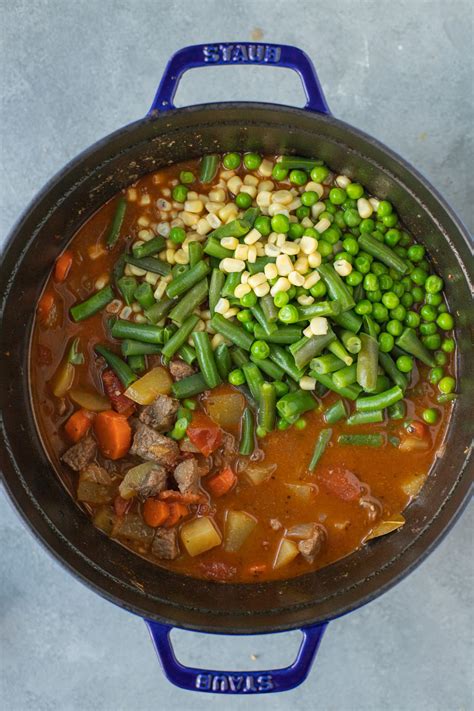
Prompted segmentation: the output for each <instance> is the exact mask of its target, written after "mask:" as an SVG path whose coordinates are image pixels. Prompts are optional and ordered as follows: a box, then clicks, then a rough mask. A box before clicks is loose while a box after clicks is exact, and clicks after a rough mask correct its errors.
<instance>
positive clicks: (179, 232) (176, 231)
mask: <svg viewBox="0 0 474 711" xmlns="http://www.w3.org/2000/svg"><path fill="white" fill-rule="evenodd" d="M169 239H170V240H171V241H172V242H174V244H182V243H183V242H184V240H185V239H186V232H185V230H183V228H182V227H172V228H171V229H170V232H169Z"/></svg>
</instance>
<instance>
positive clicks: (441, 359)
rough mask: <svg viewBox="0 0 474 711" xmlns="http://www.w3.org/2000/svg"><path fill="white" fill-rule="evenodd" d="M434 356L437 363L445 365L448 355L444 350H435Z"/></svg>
mask: <svg viewBox="0 0 474 711" xmlns="http://www.w3.org/2000/svg"><path fill="white" fill-rule="evenodd" d="M434 357H435V361H436V363H437V364H438V365H446V363H447V362H448V356H447V355H446V353H444V351H436V353H435V354H434Z"/></svg>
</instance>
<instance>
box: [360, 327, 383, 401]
mask: <svg viewBox="0 0 474 711" xmlns="http://www.w3.org/2000/svg"><path fill="white" fill-rule="evenodd" d="M360 340H361V344H362V347H361V349H360V353H359V355H358V356H357V382H358V383H359V385H360V386H361V387H362V388H363V389H364V390H365V391H366V392H371V391H372V390H375V387H376V385H377V371H378V352H379V344H378V342H377V339H376V338H373V337H372V336H369V335H368V334H367V333H361V334H360Z"/></svg>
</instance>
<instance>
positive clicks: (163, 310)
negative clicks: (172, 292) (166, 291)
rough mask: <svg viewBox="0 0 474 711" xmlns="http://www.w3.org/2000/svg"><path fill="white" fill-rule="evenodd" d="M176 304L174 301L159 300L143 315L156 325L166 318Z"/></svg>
mask: <svg viewBox="0 0 474 711" xmlns="http://www.w3.org/2000/svg"><path fill="white" fill-rule="evenodd" d="M176 303H177V301H176V299H166V298H165V299H161V301H158V303H156V304H153V306H150V308H149V309H145V311H144V314H145V316H146V318H147V319H148V320H149V321H151V322H152V323H153V324H156V323H158V321H161V319H163V318H164V317H165V316H166V314H167V313H168V311H170V310H171V309H172V308H173V306H174V305H175V304H176Z"/></svg>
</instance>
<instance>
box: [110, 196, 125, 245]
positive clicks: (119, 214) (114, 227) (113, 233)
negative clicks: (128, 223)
mask: <svg viewBox="0 0 474 711" xmlns="http://www.w3.org/2000/svg"><path fill="white" fill-rule="evenodd" d="M126 210H127V201H126V200H125V198H124V197H120V198H119V199H118V201H117V207H116V208H115V213H114V216H113V219H112V224H111V225H110V228H109V231H108V232H107V237H106V238H105V243H106V245H107V247H108V248H109V249H111V248H112V247H114V246H115V243H116V242H117V240H118V238H119V235H120V230H121V228H122V223H123V218H124V217H125V212H126Z"/></svg>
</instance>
